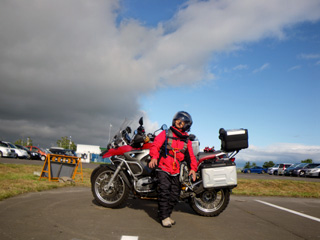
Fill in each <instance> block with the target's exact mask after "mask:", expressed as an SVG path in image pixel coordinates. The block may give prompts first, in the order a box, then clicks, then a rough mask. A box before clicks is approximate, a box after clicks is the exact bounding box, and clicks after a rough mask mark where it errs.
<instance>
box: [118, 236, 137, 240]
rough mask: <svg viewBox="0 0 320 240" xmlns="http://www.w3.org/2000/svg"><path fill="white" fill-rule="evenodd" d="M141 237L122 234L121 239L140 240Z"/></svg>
mask: <svg viewBox="0 0 320 240" xmlns="http://www.w3.org/2000/svg"><path fill="white" fill-rule="evenodd" d="M138 239H139V237H137V236H122V237H121V240H138Z"/></svg>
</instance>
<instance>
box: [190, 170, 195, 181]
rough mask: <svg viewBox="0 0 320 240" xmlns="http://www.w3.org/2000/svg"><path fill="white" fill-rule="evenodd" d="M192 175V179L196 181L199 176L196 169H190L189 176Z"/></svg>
mask: <svg viewBox="0 0 320 240" xmlns="http://www.w3.org/2000/svg"><path fill="white" fill-rule="evenodd" d="M190 175H192V180H193V181H195V180H196V178H197V175H196V172H195V171H194V170H190V172H189V176H190Z"/></svg>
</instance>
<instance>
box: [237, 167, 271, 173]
mask: <svg viewBox="0 0 320 240" xmlns="http://www.w3.org/2000/svg"><path fill="white" fill-rule="evenodd" d="M267 171H268V169H267V168H263V167H259V166H255V167H252V168H244V169H242V171H241V172H243V173H266V172H267Z"/></svg>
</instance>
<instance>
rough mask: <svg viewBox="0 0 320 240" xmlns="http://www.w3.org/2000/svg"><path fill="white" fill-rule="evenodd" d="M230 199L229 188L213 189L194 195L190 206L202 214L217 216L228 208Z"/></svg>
mask: <svg viewBox="0 0 320 240" xmlns="http://www.w3.org/2000/svg"><path fill="white" fill-rule="evenodd" d="M229 201H230V190H229V189H212V190H205V191H203V192H202V193H200V194H198V195H196V196H194V197H192V198H191V201H190V206H191V208H192V209H193V210H194V211H195V212H196V213H197V214H199V215H201V216H205V217H216V216H218V215H219V214H220V213H222V212H223V211H224V210H225V209H226V207H227V206H228V204H229Z"/></svg>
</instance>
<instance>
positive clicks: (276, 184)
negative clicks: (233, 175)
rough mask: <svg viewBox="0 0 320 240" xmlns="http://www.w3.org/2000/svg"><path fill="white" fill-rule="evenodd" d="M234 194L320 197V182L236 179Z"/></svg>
mask: <svg viewBox="0 0 320 240" xmlns="http://www.w3.org/2000/svg"><path fill="white" fill-rule="evenodd" d="M232 192H233V194H235V195H245V196H281V197H305V198H320V182H306V181H291V180H264V179H263V180H252V179H238V186H237V187H236V188H235V189H234V190H233V191H232Z"/></svg>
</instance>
